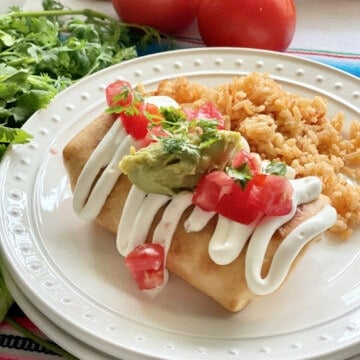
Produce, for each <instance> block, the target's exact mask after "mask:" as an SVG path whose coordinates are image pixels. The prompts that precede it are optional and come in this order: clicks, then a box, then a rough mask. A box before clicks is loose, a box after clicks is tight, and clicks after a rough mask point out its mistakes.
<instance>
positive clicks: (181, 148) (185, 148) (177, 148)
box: [160, 136, 198, 155]
mask: <svg viewBox="0 0 360 360" xmlns="http://www.w3.org/2000/svg"><path fill="white" fill-rule="evenodd" d="M160 141H161V142H162V144H163V150H164V152H167V153H169V154H188V155H196V154H198V149H197V147H196V146H195V145H193V144H191V143H189V142H186V141H185V139H183V138H180V137H174V136H172V137H164V138H161V139H160Z"/></svg>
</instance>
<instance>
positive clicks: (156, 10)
mask: <svg viewBox="0 0 360 360" xmlns="http://www.w3.org/2000/svg"><path fill="white" fill-rule="evenodd" d="M112 4H113V7H114V9H115V11H116V12H117V14H118V15H119V17H120V18H121V20H122V21H124V22H127V23H132V24H139V25H148V26H152V27H154V28H156V29H158V30H159V31H161V32H164V33H168V34H172V33H175V32H178V31H180V30H183V29H185V28H186V27H187V26H188V25H190V23H191V22H192V21H193V20H194V19H195V17H196V14H197V8H198V0H112Z"/></svg>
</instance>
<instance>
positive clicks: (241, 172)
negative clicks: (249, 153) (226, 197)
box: [226, 162, 252, 189]
mask: <svg viewBox="0 0 360 360" xmlns="http://www.w3.org/2000/svg"><path fill="white" fill-rule="evenodd" d="M226 172H227V173H228V174H229V175H230V176H231V177H232V178H233V179H234V180H235V181H236V182H237V183H238V184H239V185H240V186H241V188H242V189H245V187H246V184H247V183H248V181H249V180H250V179H251V178H252V174H251V171H250V167H249V165H248V163H246V162H245V163H243V164H241V165H240V166H239V167H237V168H232V167H227V168H226Z"/></svg>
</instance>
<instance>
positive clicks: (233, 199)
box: [216, 181, 260, 224]
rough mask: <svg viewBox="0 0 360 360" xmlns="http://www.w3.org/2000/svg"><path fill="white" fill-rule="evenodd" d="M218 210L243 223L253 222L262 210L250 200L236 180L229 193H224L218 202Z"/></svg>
mask: <svg viewBox="0 0 360 360" xmlns="http://www.w3.org/2000/svg"><path fill="white" fill-rule="evenodd" d="M216 211H217V212H218V213H219V214H221V215H223V216H225V217H227V218H228V219H231V220H234V221H237V222H239V223H241V224H250V223H252V222H253V221H254V220H255V219H256V218H257V216H258V215H259V213H260V211H259V209H258V208H256V207H255V206H253V205H252V204H251V203H250V202H249V201H248V194H247V192H246V191H244V190H242V189H241V187H240V185H238V184H237V183H236V182H235V181H233V184H232V190H231V193H229V194H224V195H223V196H222V197H221V198H220V201H219V203H218V204H217V207H216Z"/></svg>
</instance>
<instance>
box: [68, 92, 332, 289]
mask: <svg viewBox="0 0 360 360" xmlns="http://www.w3.org/2000/svg"><path fill="white" fill-rule="evenodd" d="M146 101H147V102H149V103H153V104H156V105H157V106H173V107H179V105H178V104H177V103H176V102H175V100H173V99H172V98H169V97H166V96H161V97H149V98H147V100H146ZM242 143H243V146H244V148H245V149H246V148H247V149H248V144H247V142H246V140H245V139H243V138H242ZM130 146H135V147H136V146H137V143H136V142H135V141H134V140H133V139H132V138H131V137H130V136H129V135H127V134H126V133H125V130H124V129H123V128H122V126H121V122H120V121H115V122H114V124H113V126H112V127H111V128H110V130H109V131H108V133H107V134H106V135H105V136H104V138H103V139H102V140H101V142H100V144H99V145H98V146H97V148H96V149H95V150H94V152H93V153H92V155H91V156H90V158H89V160H88V161H87V163H86V164H85V166H84V168H83V170H82V172H81V174H80V176H79V178H78V182H77V185H76V186H75V189H74V200H73V205H74V209H75V211H76V213H77V214H78V215H79V216H80V217H81V218H82V219H85V220H90V219H93V218H95V217H96V216H97V215H98V213H99V212H100V210H101V208H102V207H103V205H104V203H105V201H106V199H107V196H108V195H109V193H110V192H111V190H112V188H113V186H114V185H115V183H116V181H117V180H118V178H119V176H120V175H121V171H120V169H119V166H118V164H119V162H120V160H121V158H122V157H123V156H124V155H126V154H127V153H128V152H129V148H130ZM104 168H105V169H104ZM102 169H104V171H103V172H102V174H101V175H100V176H99V177H98V178H97V176H98V174H99V173H100V171H101V170H102ZM287 175H288V177H289V178H293V176H294V174H293V173H291V168H288V174H287ZM96 178H97V179H96ZM95 180H96V183H95V184H94V182H95ZM291 184H292V185H293V187H294V195H293V208H292V211H291V212H290V214H287V215H285V216H276V217H275V216H273V217H271V216H265V217H263V218H261V217H262V216H261V215H259V217H258V218H257V219H256V220H255V221H254V222H253V223H252V224H249V225H244V224H240V223H237V222H235V221H232V220H229V219H227V218H225V217H223V216H219V217H218V222H217V225H216V229H215V232H214V234H213V236H212V238H211V240H210V242H209V256H210V257H211V259H212V260H213V261H214V262H215V263H217V264H219V265H226V264H229V263H231V262H232V261H233V260H235V259H236V258H237V257H238V255H239V254H240V253H241V251H242V250H243V248H244V246H245V244H246V243H247V242H248V244H249V245H248V249H247V252H246V265H245V276H246V281H247V284H248V286H249V288H250V290H251V291H252V292H254V293H255V294H259V295H265V294H269V293H271V292H273V291H274V290H276V289H277V288H278V287H279V286H280V285H281V284H282V282H283V281H284V279H285V277H286V275H287V273H288V272H289V269H290V266H291V263H292V262H293V260H294V259H295V257H296V256H297V254H298V253H299V252H300V251H301V249H302V248H303V247H304V246H305V245H306V243H307V242H309V241H310V240H311V239H312V238H314V237H315V236H317V235H319V234H320V233H322V232H324V231H326V230H327V229H328V228H330V227H331V226H332V225H333V224H334V223H335V221H336V217H337V215H336V211H335V209H334V208H333V207H331V206H330V205H328V206H326V207H325V208H324V209H322V210H321V211H320V212H319V213H318V214H316V215H315V216H313V217H311V218H310V219H308V220H306V221H304V222H303V223H301V224H300V225H299V226H298V227H296V228H295V229H294V230H293V231H292V232H291V233H290V234H289V235H288V236H287V237H286V238H285V239H284V241H283V242H282V243H281V245H280V246H279V248H278V249H277V250H276V252H275V255H274V258H273V261H272V264H271V267H270V270H269V272H268V274H267V276H266V277H265V278H262V277H261V268H262V264H263V261H264V256H265V252H266V248H267V246H268V243H269V242H270V240H271V238H272V236H273V234H274V232H275V231H276V230H277V229H278V228H279V227H280V226H282V225H283V224H285V223H286V222H287V221H289V220H290V219H291V218H292V217H293V216H294V214H295V212H296V208H297V206H298V205H300V204H303V203H307V202H311V201H313V200H315V199H316V198H317V197H318V196H319V194H320V193H321V186H322V184H321V181H320V180H319V179H318V178H316V177H306V178H302V179H296V180H291ZM191 197H192V194H191V193H186V194H180V195H176V196H173V197H169V196H166V195H158V194H146V193H144V192H143V191H142V190H140V189H138V188H136V187H135V186H132V188H131V190H130V192H129V195H128V197H127V200H126V203H125V206H124V209H123V212H122V217H121V219H120V222H119V226H118V232H117V240H116V242H117V248H118V251H119V252H120V253H121V254H122V255H123V256H127V255H128V254H129V253H130V252H131V251H132V250H133V249H134V247H136V246H137V245H140V244H142V243H144V242H146V240H147V236H148V232H149V229H150V226H151V224H152V221H153V219H154V216H155V215H156V213H157V212H158V211H159V209H160V208H161V207H162V206H164V205H166V204H167V203H168V205H167V206H166V208H165V210H164V213H163V216H162V219H161V220H160V222H159V224H158V225H157V226H156V228H155V232H154V235H153V239H152V241H153V242H158V243H160V244H162V245H163V246H164V249H165V254H166V255H167V252H168V250H169V247H170V245H171V240H172V237H173V234H174V232H175V230H176V227H177V225H178V222H179V220H180V218H181V215H182V213H183V212H184V211H185V210H186V209H187V208H188V207H189V206H191V204H192V203H191ZM214 215H215V213H214V212H206V211H203V210H201V209H200V208H198V207H196V206H195V207H194V209H193V211H192V212H191V214H190V216H189V217H188V218H187V219H186V221H185V223H184V227H185V230H186V231H187V232H197V231H201V230H202V229H203V228H204V227H205V226H206V224H207V223H208V222H209V221H210V219H211V218H212V217H213V216H214ZM249 238H250V240H249ZM167 279H168V273H167V270H166V269H165V272H164V282H163V284H162V285H161V286H159V287H157V288H155V289H153V290H146V291H145V292H146V293H148V294H149V295H150V296H154V295H156V293H157V292H159V291H160V290H161V289H162V288H163V287H164V286H165V284H166V282H167Z"/></svg>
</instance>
